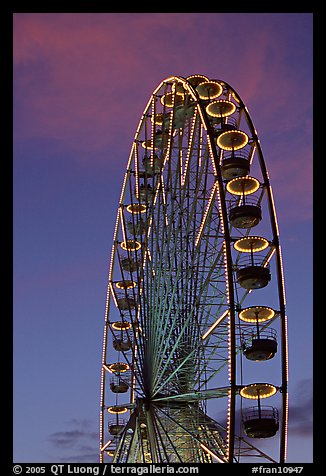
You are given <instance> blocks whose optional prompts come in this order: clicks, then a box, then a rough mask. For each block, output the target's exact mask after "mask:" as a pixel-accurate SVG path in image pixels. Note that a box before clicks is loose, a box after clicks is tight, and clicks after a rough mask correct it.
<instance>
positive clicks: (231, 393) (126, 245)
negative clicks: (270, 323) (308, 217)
mask: <svg viewBox="0 0 326 476" xmlns="http://www.w3.org/2000/svg"><path fill="white" fill-rule="evenodd" d="M214 81H215V82H218V81H217V80H214ZM171 82H172V83H173V84H175V83H176V82H177V83H181V84H182V87H183V88H185V90H186V91H187V92H188V93H189V95H190V97H191V99H192V100H193V101H194V102H195V103H196V106H195V107H196V110H197V111H198V114H199V116H200V120H201V124H202V125H203V126H204V127H205V129H206V132H207V141H208V146H209V149H210V153H211V158H212V159H215V163H214V170H215V173H216V176H217V182H218V185H219V186H218V187H217V189H218V190H216V191H215V193H218V194H219V196H220V198H219V201H220V205H221V207H222V209H223V210H222V216H223V215H224V220H223V219H222V220H221V222H222V227H223V228H224V230H223V231H224V233H225V236H226V238H225V237H224V243H225V250H224V251H225V252H226V253H227V254H228V255H229V257H228V258H225V259H226V261H228V260H229V262H227V264H226V268H227V271H228V272H229V273H230V276H229V281H228V284H231V283H233V281H232V258H231V237H230V236H229V235H228V226H227V210H226V207H225V199H224V197H223V193H224V192H223V179H222V176H221V173H220V170H219V166H218V160H219V157H218V156H217V154H216V149H215V141H214V134H213V133H212V130H211V126H210V124H209V121H208V117H207V111H206V110H205V108H204V107H203V106H202V105H201V103H200V101H199V97H198V93H197V91H196V89H195V88H194V87H193V86H191V84H190V83H189V82H188V80H187V78H183V77H180V76H171V77H169V78H167V79H165V80H163V81H162V82H161V83H160V85H159V86H158V87H157V88H156V89H155V90H154V92H153V94H152V96H151V98H150V99H149V101H148V103H147V105H146V107H145V109H144V112H143V115H142V117H141V119H140V121H139V125H138V127H137V130H136V134H135V138H134V143H133V146H132V149H131V153H130V156H129V161H128V165H127V173H126V175H125V180H124V185H123V189H122V192H121V197H120V202H119V203H120V207H123V206H124V205H123V196H124V189H125V185H126V183H127V181H128V176H130V173H131V172H130V170H131V169H130V164H131V161H132V159H133V151H134V148H135V147H136V145H135V144H136V143H137V142H138V141H139V134H140V131H141V127H142V123H143V121H144V120H145V117H146V114H147V111H148V110H149V108H150V107H151V101H152V98H153V97H154V95H155V94H156V93H157V92H158V91H159V90H160V89H161V88H162V86H164V85H167V84H169V83H171ZM220 84H222V85H223V87H228V88H229V89H230V91H231V92H232V94H236V93H235V91H234V90H233V89H232V88H231V87H230V86H228V85H227V83H225V82H224V81H220ZM172 89H173V88H172ZM222 89H223V88H222ZM172 94H173V92H172ZM175 95H179V96H181V93H180V92H175ZM237 98H238V102H239V103H240V105H241V104H242V101H241V99H239V96H237ZM165 102H166V104H164V101H163V102H162V101H161V103H162V105H163V107H165V106H167V104H170V102H169V101H165ZM167 107H170V106H167ZM245 111H246V112H245V114H247V108H246V107H245ZM246 117H247V116H246ZM248 117H249V116H248ZM152 123H153V122H152ZM154 124H155V120H154ZM162 125H163V124H162ZM147 140H148V141H149V139H147ZM152 143H153V139H151V140H150V142H146V144H147V145H146V147H144V146H143V144H144V142H142V146H143V148H145V150H154V147H153V146H152ZM258 144H259V142H258ZM259 149H260V145H259ZM260 159H261V157H260ZM213 162H214V160H213ZM221 194H222V198H221ZM128 207H129V210H128V211H129V212H130V213H131V215H133V214H134V213H135V212H136V209H137V203H135V204H132V203H130V204H129V205H127V209H128ZM120 209H122V208H120ZM140 210H141V211H140ZM138 212H139V213H144V214H145V213H146V205H144V204H141V203H140V204H139V206H138ZM121 216H122V212H121V214H120V212H119V213H118V216H117V223H116V228H115V233H114V241H116V237H117V230H118V222H119V219H121ZM223 222H224V223H223ZM224 225H225V226H224ZM277 236H278V235H277ZM129 241H130V240H129ZM136 243H137V244H136ZM120 246H121V248H122V249H124V250H125V251H127V252H128V253H130V252H134V251H135V252H137V250H140V249H141V244H140V243H139V242H137V241H135V240H134V242H132V243H130V242H128V240H125V241H123V242H121V243H120ZM147 259H150V258H149V257H148V258H147ZM112 263H113V264H112ZM113 266H114V261H113V260H112V259H111V271H112V270H113ZM111 271H110V274H112V273H111ZM121 282H123V281H121ZM132 283H134V282H132ZM121 286H122V285H121ZM122 287H123V286H122ZM134 287H135V286H134V285H132V288H134ZM231 287H232V286H231ZM111 288H112V286H111ZM111 291H112V289H111ZM231 294H232V290H231ZM283 294H284V293H283ZM231 301H232V297H231ZM233 301H234V298H233ZM228 312H229V313H230V314H233V318H231V319H230V321H232V322H233V321H234V317H235V305H234V302H232V303H231V304H230V305H229V310H228ZM106 316H108V312H106ZM106 325H107V327H109V326H110V321H109V320H107V321H106ZM137 332H138V331H137ZM231 332H232V331H231ZM233 333H234V330H233ZM137 335H138V336H139V335H140V334H137ZM234 340H235V336H234V335H233V336H232V338H231V341H233V344H231V348H232V345H233V348H232V350H231V354H233V355H235V353H236V352H235V342H234ZM233 372H234V370H233V371H232V369H231V374H232V373H233ZM235 387H236V384H235V380H234V378H233V379H231V381H230V386H229V388H228V391H227V392H226V393H227V395H228V397H229V398H230V399H231V404H230V406H231V407H232V405H234V397H235ZM283 388H284V386H283ZM160 389H161V388H158V390H160ZM162 398H163V397H162ZM232 399H233V402H232ZM157 400H159V398H158V399H157ZM231 413H232V412H231ZM233 416H234V411H233ZM231 420H232V415H231ZM233 425H234V421H230V420H229V434H231V436H230V437H231V438H232V435H233V433H234V430H232V428H231V427H232V426H233ZM233 443H234V442H232V441H229V442H228V444H229V446H230V447H233ZM102 447H103V446H102ZM229 460H233V454H232V452H231V455H230V454H229Z"/></svg>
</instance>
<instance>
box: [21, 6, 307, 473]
mask: <svg viewBox="0 0 326 476" xmlns="http://www.w3.org/2000/svg"><path fill="white" fill-rule="evenodd" d="M13 46H14V461H15V462H70V461H71V462H73V461H78V462H82V461H86V462H92V461H93V462H96V461H98V436H97V435H98V420H99V389H100V366H101V352H102V330H103V324H104V309H105V298H106V280H107V272H108V267H109V256H110V250H111V245H112V236H113V228H114V223H115V215H116V210H117V206H118V200H119V195H120V190H121V185H122V178H123V175H124V172H125V167H126V164H127V159H128V156H129V152H130V147H131V144H132V140H133V136H134V133H135V129H136V127H137V124H138V121H139V118H140V115H141V113H142V112H143V109H144V106H145V104H146V102H147V100H148V98H149V97H150V95H151V93H152V91H153V90H154V88H155V87H156V86H157V85H158V84H159V83H160V82H161V81H162V80H163V79H164V78H165V77H168V76H171V75H180V76H183V77H187V76H189V75H191V74H204V75H206V76H208V77H210V78H216V79H221V80H224V81H226V82H228V83H229V84H230V85H231V86H232V87H234V88H235V89H236V90H237V91H238V93H239V94H240V96H241V98H242V99H243V100H244V102H245V103H246V105H247V106H248V109H249V112H250V114H251V117H252V119H253V121H254V124H255V127H256V129H257V131H258V135H259V138H260V141H261V145H262V148H263V152H264V156H265V160H266V163H267V167H268V170H269V174H270V178H271V183H272V186H273V191H274V197H275V202H276V207H277V215H278V220H279V227H280V233H281V243H282V249H283V259H284V266H285V278H286V292H287V313H288V318H289V348H290V362H289V366H290V383H289V389H290V431H289V452H288V462H296V463H299V462H311V461H312V14H310V13H287V14H286V13H277V14H276V13H258V14H256V13H222V14H221V13H210V14H208V13H207V14H206V13H205V14H204V13H99V14H88V13H80V14H78V13H71V14H67V13H59V14H55V13H47V14H43V13H42V14H37V13H33V14H32V13H17V14H14V44H13Z"/></svg>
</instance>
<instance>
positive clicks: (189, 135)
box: [100, 75, 288, 463]
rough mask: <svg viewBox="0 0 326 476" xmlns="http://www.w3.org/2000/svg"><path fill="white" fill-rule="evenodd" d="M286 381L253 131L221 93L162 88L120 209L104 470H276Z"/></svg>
mask: <svg viewBox="0 0 326 476" xmlns="http://www.w3.org/2000/svg"><path fill="white" fill-rule="evenodd" d="M287 372H288V370H287V327H286V314H285V293H284V280H283V268H282V257H281V248H280V243H279V232H278V226H277V219H276V213H275V208H274V201H273V194H272V188H271V185H270V181H269V176H268V172H267V168H266V164H265V160H264V157H263V153H262V149H261V146H260V141H259V139H258V135H257V131H256V129H255V128H254V125H253V123H252V120H251V118H250V116H249V112H248V109H247V107H246V106H245V104H244V103H243V101H242V100H241V98H240V96H239V95H238V93H237V92H236V91H235V90H234V89H233V88H232V87H231V86H230V85H228V84H227V83H226V82H224V81H220V80H216V79H209V78H208V77H206V76H203V75H193V76H189V77H187V78H183V77H179V76H172V77H169V78H167V79H165V80H164V81H162V82H161V83H160V84H159V86H158V87H157V88H156V89H155V91H154V92H153V94H152V95H151V97H150V99H149V101H148V103H147V105H146V107H145V109H144V112H143V115H142V117H141V119H140V121H139V124H138V127H137V130H136V134H135V137H134V141H133V144H132V147H131V152H130V156H129V161H128V164H127V169H126V173H125V176H124V181H123V185H122V192H121V196H120V201H119V205H118V213H117V219H116V225H115V231H114V237H113V246H112V255H111V262H110V270H109V277H108V292H107V302H106V314H105V326H104V341H103V361H102V375H101V403H100V405H101V411H100V460H101V461H102V462H103V461H112V462H116V463H152V462H153V463H155V462H158V463H228V462H234V463H242V462H244V463H246V462H255V461H262V462H284V461H285V458H286V441H287V419H288V394H287ZM266 403H267V404H266Z"/></svg>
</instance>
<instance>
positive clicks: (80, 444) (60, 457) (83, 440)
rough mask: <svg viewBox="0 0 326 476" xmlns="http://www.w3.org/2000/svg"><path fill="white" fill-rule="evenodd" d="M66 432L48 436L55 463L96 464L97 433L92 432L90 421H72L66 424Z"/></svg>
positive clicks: (97, 457)
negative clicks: (54, 454)
mask: <svg viewBox="0 0 326 476" xmlns="http://www.w3.org/2000/svg"><path fill="white" fill-rule="evenodd" d="M66 425H67V426H68V429H67V430H63V431H57V432H54V433H52V434H50V435H49V437H48V442H49V443H50V445H51V447H52V449H53V450H54V451H55V453H56V456H55V457H54V460H55V461H60V462H65V463H69V462H75V463H76V462H81V463H84V462H89V463H91V462H98V460H99V456H98V452H97V449H98V439H99V436H98V431H94V425H93V422H91V421H90V420H78V419H72V420H70V421H69V422H67V424H66Z"/></svg>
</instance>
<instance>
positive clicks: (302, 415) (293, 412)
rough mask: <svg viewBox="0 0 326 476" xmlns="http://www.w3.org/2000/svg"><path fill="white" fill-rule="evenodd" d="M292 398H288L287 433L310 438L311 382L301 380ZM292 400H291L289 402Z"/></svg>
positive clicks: (311, 419)
mask: <svg viewBox="0 0 326 476" xmlns="http://www.w3.org/2000/svg"><path fill="white" fill-rule="evenodd" d="M293 393H294V395H295V396H294V395H293V397H292V396H291V394H290V397H289V402H290V403H289V432H290V434H291V435H292V436H312V430H313V393H312V381H311V380H310V379H303V380H301V381H300V382H299V383H298V384H297V386H296V392H293ZM291 398H293V400H291Z"/></svg>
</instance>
